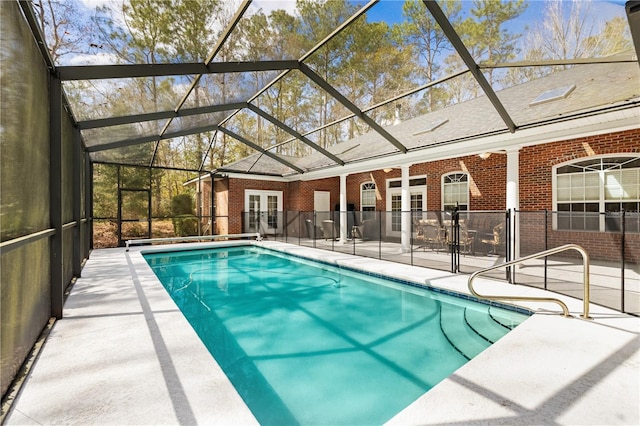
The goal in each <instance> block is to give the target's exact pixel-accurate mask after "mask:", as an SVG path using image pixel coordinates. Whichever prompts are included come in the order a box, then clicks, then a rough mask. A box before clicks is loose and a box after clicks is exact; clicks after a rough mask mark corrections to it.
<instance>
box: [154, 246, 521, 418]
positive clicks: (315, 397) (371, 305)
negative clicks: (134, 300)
mask: <svg viewBox="0 0 640 426" xmlns="http://www.w3.org/2000/svg"><path fill="white" fill-rule="evenodd" d="M144 257H145V259H146V260H147V262H148V263H149V265H150V266H151V267H152V269H153V270H154V272H155V273H156V275H157V276H158V278H159V279H160V281H161V282H162V284H163V285H164V287H165V288H166V289H167V291H168V292H169V294H170V295H171V297H172V298H173V299H174V300H175V302H176V304H177V305H178V306H179V307H180V309H181V310H182V312H183V314H184V315H185V317H186V318H187V320H188V321H189V322H190V323H191V325H192V327H193V328H194V330H195V331H196V332H197V334H198V335H199V336H200V338H201V339H202V341H203V342H204V344H205V345H206V347H207V348H208V349H209V351H210V352H211V354H212V355H213V356H214V358H215V359H216V361H217V362H218V364H219V365H220V366H221V367H222V369H223V370H224V371H225V374H226V375H227V376H228V377H229V379H230V380H231V382H232V383H233V385H234V386H235V387H236V389H237V390H238V393H239V394H240V395H241V396H242V398H243V399H244V400H245V402H246V403H247V405H248V407H249V408H250V409H251V411H252V412H253V413H254V415H255V416H256V418H257V419H258V421H259V422H260V423H261V424H281V425H282V424H287V425H288V424H308V425H313V424H381V423H383V422H385V421H386V420H388V419H390V418H391V417H393V416H394V415H395V414H396V413H398V412H399V411H400V410H402V409H403V408H405V407H406V406H407V405H408V404H410V403H411V402H413V401H414V400H415V399H417V398H418V397H419V396H420V395H422V394H423V393H425V392H426V391H428V390H429V389H430V388H431V387H433V386H434V385H435V384H437V383H438V382H440V381H441V380H442V379H444V378H445V377H447V376H448V375H450V374H451V373H452V372H453V371H455V370H456V369H458V368H459V367H460V366H462V365H463V364H464V363H465V362H467V361H468V359H470V358H472V357H473V356H475V355H477V354H478V353H480V352H481V351H482V350H484V349H485V348H487V347H488V346H489V345H490V344H491V342H494V341H496V340H497V339H499V338H500V337H501V336H503V335H504V334H506V333H507V332H508V331H509V329H510V328H513V327H515V326H516V325H517V324H519V323H520V322H522V321H523V320H524V319H526V318H527V315H524V314H522V313H517V312H513V311H510V310H506V309H502V308H500V307H496V306H489V305H485V304H479V303H475V302H472V301H469V300H463V299H460V298H456V297H453V296H451V295H448V294H443V293H438V292H433V291H428V290H426V289H422V288H416V287H411V286H408V285H406V284H401V283H398V282H394V281H390V280H385V279H382V278H381V277H375V276H370V275H364V274H360V273H357V272H355V271H352V270H349V269H344V268H338V267H335V266H333V265H327V264H323V263H318V262H314V261H311V260H308V259H302V258H298V257H295V256H288V255H284V254H282V253H279V252H276V251H273V250H268V249H264V248H260V247H255V246H241V247H227V248H216V249H207V250H194V251H182V252H179V251H177V252H170V253H147V254H145V255H144Z"/></svg>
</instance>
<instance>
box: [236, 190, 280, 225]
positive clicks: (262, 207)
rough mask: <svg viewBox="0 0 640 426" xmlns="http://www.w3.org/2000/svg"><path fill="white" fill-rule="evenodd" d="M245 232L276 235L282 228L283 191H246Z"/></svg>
mask: <svg viewBox="0 0 640 426" xmlns="http://www.w3.org/2000/svg"><path fill="white" fill-rule="evenodd" d="M245 212H246V220H245V225H244V232H260V233H261V234H264V235H267V234H271V235H275V234H279V233H280V232H281V230H282V191H257V190H247V191H245Z"/></svg>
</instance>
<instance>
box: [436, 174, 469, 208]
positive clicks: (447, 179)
mask: <svg viewBox="0 0 640 426" xmlns="http://www.w3.org/2000/svg"><path fill="white" fill-rule="evenodd" d="M456 205H457V206H458V208H459V209H460V210H469V175H468V174H467V173H462V172H457V173H449V174H446V175H443V176H442V210H444V211H452V210H453V209H455V207H456Z"/></svg>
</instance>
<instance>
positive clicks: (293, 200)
mask: <svg viewBox="0 0 640 426" xmlns="http://www.w3.org/2000/svg"><path fill="white" fill-rule="evenodd" d="M314 191H329V192H330V193H331V195H330V200H329V205H330V206H331V209H333V207H334V206H335V205H336V204H338V203H339V202H340V178H339V177H334V178H326V179H318V180H312V181H297V182H291V183H290V184H289V191H288V194H287V193H285V194H284V196H285V198H287V197H288V202H287V204H288V206H289V210H291V211H303V212H310V211H313V192H314Z"/></svg>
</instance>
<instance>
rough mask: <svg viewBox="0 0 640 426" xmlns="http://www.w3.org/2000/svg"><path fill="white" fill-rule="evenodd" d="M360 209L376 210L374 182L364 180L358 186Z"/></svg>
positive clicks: (366, 210)
mask: <svg viewBox="0 0 640 426" xmlns="http://www.w3.org/2000/svg"><path fill="white" fill-rule="evenodd" d="M360 209H361V210H362V211H363V212H373V211H375V210H376V184H375V183H373V182H365V183H363V184H362V185H361V186H360Z"/></svg>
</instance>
